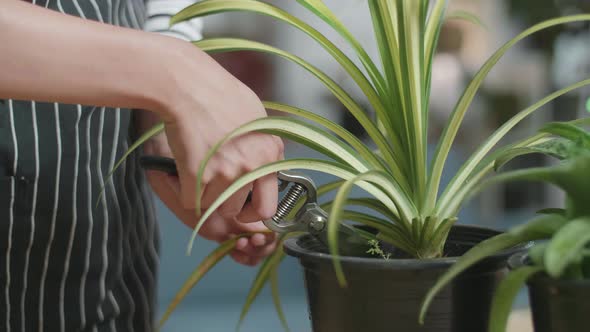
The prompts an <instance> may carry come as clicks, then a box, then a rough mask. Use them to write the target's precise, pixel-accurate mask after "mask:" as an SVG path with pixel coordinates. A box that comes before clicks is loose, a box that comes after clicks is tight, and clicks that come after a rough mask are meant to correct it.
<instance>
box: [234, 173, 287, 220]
mask: <svg viewBox="0 0 590 332" xmlns="http://www.w3.org/2000/svg"><path fill="white" fill-rule="evenodd" d="M277 205H278V181H277V177H276V175H275V174H269V175H267V176H265V177H262V178H260V179H258V180H256V181H254V186H253V189H252V200H251V202H250V203H248V204H246V206H244V208H243V209H242V212H240V214H238V216H237V218H238V220H239V221H240V222H243V223H253V222H257V221H261V220H266V219H270V218H272V216H273V215H274V214H275V212H276V210H277Z"/></svg>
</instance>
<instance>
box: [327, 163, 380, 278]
mask: <svg viewBox="0 0 590 332" xmlns="http://www.w3.org/2000/svg"><path fill="white" fill-rule="evenodd" d="M382 178H383V173H382V172H380V171H375V170H373V171H368V172H366V173H362V174H359V175H357V176H355V177H353V178H350V179H349V180H347V181H346V182H344V184H342V186H341V187H340V189H338V192H337V194H336V197H335V198H334V202H333V204H332V209H331V210H330V216H329V217H328V229H327V234H328V246H329V249H330V253H331V254H332V257H333V263H334V270H335V272H336V278H337V279H338V283H339V284H340V286H342V287H345V286H346V278H345V277H344V271H343V270H342V265H341V264H340V260H339V258H338V239H339V237H338V228H339V226H340V222H341V220H342V213H343V210H344V206H345V205H346V200H347V199H348V196H349V195H350V191H351V190H352V188H353V186H354V185H356V184H357V183H359V182H362V181H373V182H379V181H380V180H382Z"/></svg>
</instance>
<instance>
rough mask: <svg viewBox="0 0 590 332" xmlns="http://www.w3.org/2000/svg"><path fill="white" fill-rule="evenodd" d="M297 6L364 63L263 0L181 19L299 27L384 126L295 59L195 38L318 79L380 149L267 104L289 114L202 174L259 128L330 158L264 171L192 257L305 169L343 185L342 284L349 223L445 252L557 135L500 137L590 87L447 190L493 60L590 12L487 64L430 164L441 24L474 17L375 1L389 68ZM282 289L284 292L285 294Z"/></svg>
mask: <svg viewBox="0 0 590 332" xmlns="http://www.w3.org/2000/svg"><path fill="white" fill-rule="evenodd" d="M297 1H298V3H299V4H300V5H301V6H303V7H305V8H306V9H307V10H309V11H310V12H312V13H313V14H315V15H316V16H317V17H318V18H320V19H321V20H323V21H324V22H325V23H327V24H328V25H329V26H330V27H331V28H333V29H334V30H335V31H337V32H338V33H339V34H340V36H341V37H342V38H343V39H344V40H345V41H346V42H347V43H348V44H349V46H350V47H351V48H352V52H354V54H355V56H356V57H357V58H358V62H359V63H360V66H359V65H357V62H355V61H353V60H352V59H351V58H350V57H349V55H347V54H345V53H344V52H343V51H342V50H341V49H339V48H338V47H337V46H336V45H335V44H334V43H333V42H332V41H331V40H329V39H328V38H326V37H325V36H323V35H322V34H321V33H320V32H319V31H317V30H316V29H314V28H313V27H312V26H311V25H309V24H308V23H306V22H304V21H302V20H300V19H298V18H297V17H295V16H293V15H291V14H289V13H288V12H286V11H284V10H282V9H280V8H278V7H275V6H273V5H270V4H268V3H265V2H263V1H257V0H204V1H201V2H198V3H196V4H194V5H191V6H189V7H187V8H185V9H184V10H182V11H181V12H180V13H178V14H177V15H175V16H174V17H173V18H172V21H171V24H175V23H178V22H182V21H184V20H188V19H192V18H195V17H202V16H206V15H210V14H217V13H222V12H251V13H255V14H262V15H265V16H268V17H271V18H274V19H276V20H279V21H282V22H283V23H286V24H289V25H291V26H293V27H295V28H297V29H299V30H300V31H302V32H303V33H305V34H307V35H308V36H309V37H310V38H312V39H313V40H315V41H316V42H317V43H318V44H319V45H320V46H322V47H323V48H324V49H325V51H327V52H328V53H329V54H331V55H332V56H333V58H334V60H335V61H337V62H338V63H339V64H340V65H341V66H342V67H343V68H344V70H345V71H346V72H347V73H348V74H349V75H350V77H351V78H352V80H354V82H355V83H356V84H357V85H358V88H359V89H360V90H361V91H362V92H363V94H364V97H366V100H367V101H368V104H369V105H370V107H371V108H372V110H373V111H374V114H375V118H374V119H371V118H370V117H369V116H368V115H367V114H368V113H369V112H367V110H365V109H363V108H362V107H361V106H360V103H359V101H357V100H355V99H354V98H352V97H351V95H350V94H349V93H348V92H347V91H345V90H344V89H343V88H341V87H340V86H339V85H338V83H337V82H335V81H334V80H333V79H331V78H330V77H328V76H327V75H326V74H325V73H324V72H323V71H322V70H321V69H320V68H317V67H315V66H314V65H312V64H310V63H308V62H306V61H305V60H304V59H302V58H300V57H298V56H296V55H294V54H291V53H288V52H285V51H283V50H280V49H278V48H275V47H273V46H270V45H266V44H262V43H259V42H256V41H250V40H244V39H236V38H213V39H204V40H200V41H195V42H194V44H195V46H196V47H199V48H201V49H202V50H204V51H206V52H209V53H216V52H230V51H241V50H250V51H259V52H264V53H269V54H273V55H276V56H280V57H282V58H285V59H287V60H290V61H291V62H292V63H294V64H296V65H298V66H301V67H302V68H303V69H305V70H306V71H308V72H309V73H310V74H312V75H314V76H315V77H317V78H318V79H319V80H320V81H321V82H322V83H323V84H324V85H325V86H326V88H327V89H328V90H329V91H331V92H332V93H333V94H334V96H335V97H336V98H337V99H338V100H339V101H340V102H341V103H342V104H343V105H344V107H345V108H346V109H347V110H348V111H349V112H350V113H351V114H352V115H353V116H354V117H355V118H356V120H357V121H358V122H359V123H360V125H361V126H362V127H363V128H364V130H365V131H366V132H367V134H368V137H369V139H370V141H371V143H370V146H371V147H369V145H367V144H365V143H364V142H361V141H360V140H359V139H358V138H357V137H355V136H354V135H352V134H351V133H349V132H348V131H346V130H345V129H344V128H342V127H341V126H339V125H338V124H336V123H333V122H330V121H329V120H327V119H325V118H322V117H321V116H318V115H316V114H314V113H312V112H310V111H306V110H303V109H300V108H297V107H294V106H290V105H285V104H281V103H277V102H265V106H266V107H267V108H268V109H273V110H276V111H280V112H283V113H285V114H286V115H288V116H274V117H268V118H264V119H258V120H256V121H253V122H251V123H249V124H246V125H244V126H243V127H241V128H238V129H236V130H235V131H234V132H232V133H231V134H229V135H228V136H227V137H226V138H225V139H224V140H222V141H221V142H219V144H217V145H216V146H215V147H213V148H212V149H211V151H210V152H209V154H208V156H207V158H206V159H205V160H204V161H203V163H202V165H201V174H202V172H203V170H204V168H205V165H206V164H207V162H208V160H209V158H210V157H211V156H213V155H214V154H215V152H216V151H217V149H218V148H219V147H220V146H221V145H222V144H224V143H225V142H227V141H228V140H230V139H232V138H235V137H237V136H239V135H243V134H245V133H248V132H252V131H259V132H264V133H269V134H273V135H278V136H281V137H283V138H286V139H290V140H293V141H295V142H298V143H301V144H304V145H306V146H308V147H310V148H311V149H314V150H316V151H318V152H320V153H322V154H324V155H325V156H327V157H329V159H331V160H320V159H291V160H285V161H280V162H276V163H272V164H269V165H265V166H263V167H261V168H259V169H257V170H254V171H253V172H251V173H249V174H247V175H244V176H243V177H241V178H240V179H238V180H236V181H235V182H234V183H233V184H232V185H230V186H229V187H228V188H227V190H226V191H225V192H224V193H222V194H221V195H220V197H219V198H218V199H217V201H216V202H214V203H213V204H212V205H211V207H210V208H209V209H208V210H207V211H206V212H204V213H203V214H202V215H201V216H200V221H199V223H198V225H197V226H196V228H195V230H194V233H193V237H192V239H191V243H190V245H189V250H190V247H191V246H192V242H193V240H194V238H195V237H196V235H197V232H198V231H199V229H200V228H201V226H202V225H203V223H204V222H205V220H206V219H207V218H208V217H209V216H210V215H211V213H212V212H213V211H214V210H215V209H216V208H217V207H219V206H220V205H221V204H222V203H223V201H224V200H226V199H227V198H229V197H230V196H231V195H232V194H233V193H235V192H236V191H237V190H238V189H240V188H241V187H243V186H244V185H246V184H247V183H250V182H252V181H254V180H255V179H257V178H260V177H262V176H264V175H267V174H272V173H275V172H277V171H281V170H288V169H304V170H312V171H320V172H325V173H328V174H331V175H334V176H336V177H338V178H340V179H341V180H340V181H337V182H333V183H330V184H328V185H326V186H324V187H321V188H319V192H318V194H319V195H322V194H325V193H326V192H329V191H333V190H336V189H337V194H336V197H335V199H334V200H333V201H331V202H329V203H328V204H327V206H329V208H330V210H329V212H330V217H329V221H328V238H329V243H330V246H329V247H330V251H331V253H332V254H333V257H334V265H335V270H336V273H337V277H338V280H339V282H340V283H341V284H342V285H346V279H345V276H344V274H343V272H342V269H341V266H340V263H339V260H338V241H337V240H336V239H337V231H338V227H339V225H340V223H342V222H345V221H351V222H357V223H360V224H365V225H368V226H370V227H372V228H374V229H376V230H377V232H378V233H377V235H376V236H375V237H374V239H373V240H379V241H382V242H385V243H388V244H390V245H393V246H394V247H396V248H399V249H401V250H403V251H404V252H406V253H407V254H409V255H410V256H412V257H416V258H422V259H432V258H437V257H441V256H442V255H443V249H444V244H445V241H446V239H447V236H448V234H449V231H450V229H451V227H452V226H453V224H454V223H455V221H456V220H457V214H458V211H459V210H460V208H461V205H462V203H463V202H464V201H465V200H466V199H467V197H468V194H469V193H470V191H471V190H472V189H473V188H474V187H476V186H477V185H478V183H480V181H481V180H482V179H484V177H485V176H486V175H487V174H488V173H489V172H491V171H492V170H493V167H494V163H495V160H496V159H498V158H500V157H503V156H505V155H506V154H510V153H512V151H513V149H515V148H528V147H531V146H536V145H538V144H539V143H542V142H544V141H545V140H546V135H544V134H540V135H535V136H532V137H529V138H526V139H523V140H520V141H518V142H515V143H512V144H511V145H509V146H506V147H503V148H501V149H496V150H494V149H495V148H496V146H497V144H498V143H499V142H500V140H501V139H502V138H504V136H505V135H506V134H507V133H508V132H509V131H510V130H511V129H512V128H514V127H515V126H516V125H517V124H519V123H520V122H521V121H522V120H524V119H525V118H526V117H528V116H529V115H531V114H532V113H534V112H536V111H537V110H539V109H541V108H542V107H543V106H544V105H546V104H547V103H549V102H551V101H552V100H554V99H555V98H558V97H559V96H562V95H564V94H566V93H568V92H570V91H572V90H574V89H576V88H579V87H582V86H585V85H588V84H590V80H585V81H581V82H578V83H576V84H573V85H571V86H569V87H566V88H564V89H561V90H559V91H557V92H554V93H552V94H550V95H548V96H546V97H545V98H543V99H541V100H540V101H539V102H537V103H535V104H533V105H531V106H530V107H528V108H526V109H524V110H523V111H521V112H520V113H518V114H516V115H515V116H514V117H512V118H511V119H510V120H509V121H507V122H506V123H505V124H504V125H502V126H501V127H500V128H499V129H498V130H496V131H495V132H494V133H493V134H492V135H491V136H490V137H489V138H488V139H486V140H485V141H484V142H482V144H481V145H480V146H479V148H478V149H477V150H476V151H475V152H474V153H473V154H472V155H471V156H470V158H469V159H468V160H467V161H466V162H465V164H464V165H463V166H462V167H461V169H460V170H459V171H458V172H457V173H456V175H455V176H454V178H453V179H452V180H451V181H450V183H449V185H448V186H447V187H446V188H444V190H441V188H440V181H441V177H442V174H443V168H444V166H445V162H446V159H447V157H448V154H449V151H450V150H451V148H452V144H453V142H454V139H455V137H456V135H457V132H458V130H459V127H460V125H461V123H462V121H463V118H464V117H465V115H466V113H467V110H468V109H469V107H470V105H471V102H472V101H473V99H474V97H475V94H476V93H477V91H478V89H479V87H480V86H481V84H482V82H483V81H484V79H485V77H486V76H487V74H488V73H489V72H490V71H491V70H492V68H493V67H494V65H495V64H496V63H497V62H498V61H499V60H500V59H501V58H502V56H503V55H504V54H505V53H506V52H507V51H508V50H510V48H511V47H512V46H514V45H515V44H516V43H518V42H519V41H521V40H522V39H524V38H526V37H527V36H529V35H531V34H534V33H536V32H539V31H541V30H544V29H548V28H551V27H555V26H558V25H561V24H565V23H571V22H579V21H588V20H590V15H575V16H568V17H562V18H556V19H552V20H548V21H545V22H542V23H539V24H537V25H535V26H533V27H531V28H529V29H527V30H525V31H524V32H522V33H521V34H519V35H518V36H516V37H514V38H513V39H511V40H510V41H508V42H507V43H506V44H505V45H504V46H502V47H501V48H500V49H498V50H497V51H496V52H495V53H494V54H493V55H492V56H491V57H490V58H489V60H488V61H487V62H485V64H483V66H482V67H481V69H480V70H479V71H478V72H477V74H476V75H475V77H474V78H473V80H472V81H471V82H470V84H469V85H468V86H467V88H466V89H465V91H464V93H463V95H462V97H461V98H460V100H459V101H458V102H457V105H456V107H455V109H454V111H453V112H452V114H451V116H450V117H449V119H448V122H447V124H446V126H445V130H444V132H443V134H442V136H441V138H440V140H439V141H438V144H437V148H436V152H435V153H434V155H433V158H432V162H431V163H428V162H427V147H428V139H427V133H428V126H429V110H430V98H429V96H430V88H431V74H432V62H433V61H432V60H433V56H434V54H435V52H436V49H437V41H438V38H439V34H440V30H441V26H442V24H443V22H444V21H445V19H447V18H449V17H462V18H467V19H469V16H468V15H466V14H462V13H459V14H457V15H455V14H450V15H447V14H446V6H447V1H445V0H438V1H437V0H370V1H368V2H367V5H368V8H369V10H370V14H371V18H372V22H371V23H372V25H373V27H374V33H375V37H376V41H377V44H378V50H379V62H378V63H376V62H374V59H372V58H371V57H370V56H369V55H368V54H367V52H366V51H365V50H364V48H363V46H362V45H361V43H360V42H359V41H358V40H357V39H356V38H355V37H354V36H353V34H352V33H351V32H350V31H349V30H348V29H347V28H346V26H345V25H344V24H343V23H342V22H341V21H340V20H339V19H338V18H337V17H336V16H335V14H334V13H333V12H332V11H331V10H330V9H329V8H328V7H327V6H326V5H325V4H324V3H323V2H322V1H321V0H297ZM368 23H369V22H368ZM293 116H295V117H293ZM310 122H311V124H310ZM162 130H163V125H160V126H158V127H155V128H154V129H153V130H152V131H150V132H148V133H147V134H145V135H144V136H142V137H141V138H140V139H139V141H138V142H136V144H135V145H134V146H133V147H132V148H135V147H136V146H138V145H140V144H142V143H143V142H144V141H145V140H147V139H148V138H149V137H151V136H153V135H154V134H156V133H159V132H161V131H162ZM373 146H374V148H373ZM355 185H357V186H359V187H361V188H363V189H364V190H365V191H367V192H368V193H369V194H371V195H372V196H373V197H374V198H364V199H350V198H349V197H348V196H349V193H350V191H351V189H352V187H353V186H355ZM200 186H201V183H200V182H199V183H198V184H197V188H196V192H197V193H200V191H201V190H200ZM196 204H197V209H196V211H200V197H197V201H196ZM355 205H357V206H358V205H361V206H364V207H368V208H370V209H372V210H374V211H375V212H376V215H378V217H377V216H374V215H368V214H363V213H360V212H354V211H350V210H346V207H347V206H355ZM224 248H225V249H224ZM230 248H231V242H230V243H227V244H223V245H222V246H221V247H220V249H218V251H216V252H217V254H215V255H213V258H208V259H207V260H206V261H204V262H203V263H202V264H201V266H200V267H199V268H198V269H197V271H196V272H195V275H193V277H192V278H191V279H190V280H189V281H188V282H187V285H185V287H184V288H183V290H182V291H181V293H179V296H178V299H181V298H182V297H184V296H185V295H186V293H187V292H188V290H189V289H190V288H191V287H192V286H194V284H195V283H196V281H198V279H200V276H202V274H204V273H206V272H207V271H208V269H209V268H211V267H212V266H213V265H214V264H215V263H216V262H217V261H218V260H219V257H220V256H219V255H220V254H221V253H224V254H227V253H228V252H229V251H230ZM219 250H221V251H219ZM282 257H283V253H282V251H281V250H279V251H278V252H277V253H275V254H274V255H272V256H271V257H269V258H268V260H267V261H266V262H265V263H264V264H263V265H262V267H261V269H260V272H259V274H258V276H257V278H256V280H255V281H254V285H253V287H252V289H251V292H250V295H249V296H248V298H247V301H246V305H245V309H244V313H245V312H246V311H247V310H248V308H249V306H250V305H251V303H252V301H253V300H254V298H255V297H256V295H257V294H258V293H259V291H260V289H261V288H262V286H263V285H264V283H265V282H266V281H270V282H271V283H273V282H276V279H274V274H273V273H274V272H273V271H275V267H274V266H276V264H278V263H279V262H280V260H281V258H282ZM274 289H275V290H276V287H275V288H274ZM178 302H179V301H175V303H173V305H172V306H171V307H170V308H169V310H168V312H167V314H166V315H165V317H164V320H165V319H166V318H167V317H168V314H169V313H170V312H171V311H172V310H173V309H174V306H175V305H176V304H177V303H178ZM277 302H278V300H277ZM242 317H243V315H242Z"/></svg>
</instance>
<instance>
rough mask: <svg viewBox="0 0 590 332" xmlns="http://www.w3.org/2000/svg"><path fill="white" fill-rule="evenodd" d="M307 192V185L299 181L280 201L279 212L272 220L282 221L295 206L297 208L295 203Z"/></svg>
mask: <svg viewBox="0 0 590 332" xmlns="http://www.w3.org/2000/svg"><path fill="white" fill-rule="evenodd" d="M305 192H306V190H305V187H303V186H302V185H300V184H298V183H296V184H294V185H293V186H292V187H291V188H290V189H289V191H288V192H287V193H286V194H285V196H284V197H283V199H281V201H280V202H279V205H278V206H277V212H276V213H275V215H274V216H273V217H272V221H274V222H275V223H280V222H282V221H283V219H285V218H286V217H287V216H288V215H289V213H291V211H292V210H293V208H295V205H296V204H297V202H299V199H301V197H302V196H303V195H304V194H305Z"/></svg>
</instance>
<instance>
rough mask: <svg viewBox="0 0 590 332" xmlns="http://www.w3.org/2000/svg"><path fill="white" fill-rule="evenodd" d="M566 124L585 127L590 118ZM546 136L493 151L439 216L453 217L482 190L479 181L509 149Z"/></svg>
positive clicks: (523, 145) (538, 140)
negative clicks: (469, 199)
mask: <svg viewBox="0 0 590 332" xmlns="http://www.w3.org/2000/svg"><path fill="white" fill-rule="evenodd" d="M567 123H571V124H574V125H578V126H585V125H588V124H590V118H582V119H576V120H572V121H568V122H567ZM547 136H549V134H547V133H538V134H535V135H533V136H531V137H527V138H525V139H522V140H520V141H518V142H515V143H513V144H510V145H508V146H506V147H503V148H500V149H498V150H497V151H494V152H492V153H491V154H489V155H488V156H487V157H486V158H485V159H483V160H482V161H481V162H480V163H479V165H478V166H477V167H476V169H475V170H474V172H473V174H472V175H471V176H470V177H469V179H468V180H467V181H466V183H465V184H464V185H463V186H462V189H461V190H460V191H459V192H457V194H456V195H454V197H453V198H452V200H451V202H450V203H449V204H447V205H446V207H445V206H441V207H442V208H444V209H443V210H442V211H441V213H440V215H452V216H455V215H456V214H457V213H458V209H459V208H460V206H461V203H462V202H463V201H464V200H466V199H467V197H469V196H470V195H473V194H474V193H476V192H477V191H476V190H474V189H481V188H482V186H481V183H480V181H481V180H482V179H483V178H484V177H485V176H486V174H487V173H488V172H490V171H491V170H492V168H493V165H494V163H495V161H496V160H497V159H501V158H503V156H504V155H505V154H509V153H510V150H511V149H515V148H519V147H527V146H533V145H537V144H540V143H542V142H545V141H547V140H549V139H550V138H548V137H547Z"/></svg>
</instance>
